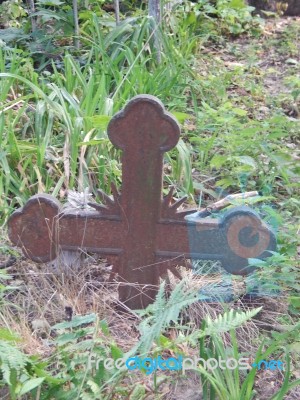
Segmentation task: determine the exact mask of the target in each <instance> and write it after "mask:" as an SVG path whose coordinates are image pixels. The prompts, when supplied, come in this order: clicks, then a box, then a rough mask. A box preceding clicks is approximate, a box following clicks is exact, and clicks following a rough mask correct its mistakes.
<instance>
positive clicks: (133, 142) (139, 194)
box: [108, 96, 180, 308]
mask: <svg viewBox="0 0 300 400" xmlns="http://www.w3.org/2000/svg"><path fill="white" fill-rule="evenodd" d="M149 115H151V118H149ZM179 134H180V129H179V126H178V124H177V122H176V121H175V120H174V119H173V118H172V117H171V116H170V115H169V114H167V113H166V112H165V111H164V108H163V106H162V104H160V103H159V102H158V101H157V99H155V100H154V98H152V96H143V97H142V98H141V96H139V97H138V101H135V99H133V100H132V101H131V102H130V103H129V105H128V106H127V107H126V108H125V109H124V111H122V112H121V113H119V114H117V115H116V116H115V117H114V118H113V120H112V121H111V122H110V124H109V126H108V135H109V138H110V140H111V141H112V143H113V144H115V146H117V147H119V148H120V149H121V150H122V194H121V218H122V223H123V243H122V248H123V254H122V257H121V259H120V260H119V263H120V265H119V273H120V275H121V277H122V280H123V284H122V286H121V287H120V290H119V295H120V300H121V301H122V302H124V303H125V304H126V305H128V306H129V307H130V308H144V307H145V306H147V305H148V304H149V303H151V302H152V301H153V298H154V296H155V294H156V291H157V285H158V283H159V277H158V275H157V274H154V273H153V266H154V264H155V262H156V255H155V250H156V249H155V245H156V227H157V222H158V220H159V218H160V212H161V204H162V171H163V153H164V152H165V151H167V150H169V149H171V148H172V147H174V146H175V145H176V143H177V141H178V139H179ZM126 283H128V285H129V286H128V285H126ZM135 283H138V287H137V286H134V285H133V284H135Z"/></svg>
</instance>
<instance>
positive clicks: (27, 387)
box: [19, 378, 45, 396]
mask: <svg viewBox="0 0 300 400" xmlns="http://www.w3.org/2000/svg"><path fill="white" fill-rule="evenodd" d="M44 380H45V378H33V379H30V380H29V381H27V382H25V383H24V385H23V386H22V388H21V390H20V392H19V395H20V396H23V395H24V394H26V393H28V392H31V391H32V390H33V389H35V388H36V387H38V386H40V385H41V383H42V382H43V381H44Z"/></svg>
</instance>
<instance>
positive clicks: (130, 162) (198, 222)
mask: <svg viewBox="0 0 300 400" xmlns="http://www.w3.org/2000/svg"><path fill="white" fill-rule="evenodd" d="M108 136H109V139H110V140H111V142H112V143H113V144H114V146H116V147H117V148H119V149H121V151H122V189H121V193H119V192H118V191H117V189H116V188H115V187H114V186H112V193H113V199H112V198H111V197H110V196H108V195H107V194H105V193H103V192H102V191H99V192H100V194H101V197H102V202H103V204H98V203H94V202H90V203H89V205H90V206H91V207H92V209H91V210H80V211H78V210H71V211H70V210H63V209H62V207H61V205H60V203H59V202H58V201H57V200H56V199H55V198H54V197H52V196H50V195H45V194H42V195H36V196H33V197H32V198H30V199H29V201H28V202H27V204H26V205H25V206H24V207H23V208H21V209H18V210H17V211H15V212H14V213H13V214H12V216H11V217H10V219H9V221H8V232H9V237H10V240H11V241H12V242H13V243H14V244H15V245H17V246H20V247H21V248H22V250H23V252H24V254H25V256H26V257H28V258H30V259H32V260H34V261H36V262H46V261H50V260H53V259H55V258H56V257H57V255H58V254H59V251H60V250H78V249H83V250H84V251H87V252H96V253H99V254H101V255H103V256H104V257H107V258H108V259H109V260H111V261H112V263H113V265H114V272H115V273H116V275H117V277H118V279H119V281H120V285H119V299H120V301H121V302H123V303H125V304H126V305H127V306H128V307H129V308H132V309H137V308H144V307H146V306H147V305H148V304H150V303H151V302H152V301H153V299H154V297H155V295H156V293H157V289H158V284H159V278H160V277H163V276H164V275H165V274H166V272H167V270H171V272H172V273H174V274H175V275H177V276H179V275H178V272H177V269H176V266H177V265H179V264H181V263H182V262H183V261H184V260H186V259H212V260H220V261H221V263H222V265H223V267H224V268H225V269H226V270H227V271H228V272H230V273H232V274H237V275H247V274H249V273H250V272H252V270H253V269H252V268H250V267H248V258H265V257H268V256H270V250H275V249H276V239H275V236H274V234H273V233H272V231H271V229H270V228H269V227H268V226H267V225H266V224H265V223H264V222H263V221H262V220H261V219H260V217H259V216H258V215H257V214H256V213H255V212H254V211H253V210H251V209H250V208H247V207H237V208H234V209H232V210H231V211H229V212H228V213H226V214H225V215H224V216H223V217H222V218H219V219H218V218H201V217H200V216H199V215H198V213H197V211H196V210H187V211H178V208H179V206H180V205H181V204H182V203H183V202H184V201H185V198H182V199H180V200H178V201H176V202H175V203H174V204H172V203H171V201H172V198H173V189H172V188H171V189H170V192H169V194H168V195H167V196H165V197H163V196H162V182H163V157H164V153H165V152H167V151H168V150H170V149H172V148H173V147H175V146H176V144H177V142H178V140H179V136H180V128H179V125H178V123H177V121H176V120H175V119H174V117H173V116H171V115H170V114H169V113H167V112H166V111H165V109H164V107H163V105H162V104H161V102H160V101H159V100H158V99H157V98H155V97H153V96H149V95H141V96H137V97H135V98H133V99H132V100H131V101H130V102H129V103H128V104H127V105H126V107H125V108H124V110H122V111H121V112H119V113H118V114H116V115H115V116H114V117H113V118H112V120H111V121H110V123H109V125H108Z"/></svg>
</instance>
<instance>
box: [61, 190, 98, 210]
mask: <svg viewBox="0 0 300 400" xmlns="http://www.w3.org/2000/svg"><path fill="white" fill-rule="evenodd" d="M91 199H92V193H89V188H88V187H87V188H85V189H84V191H83V192H76V191H74V190H69V191H68V202H67V204H66V206H67V207H69V208H76V209H78V208H80V209H81V210H87V209H91V208H92V207H90V206H89V205H88V203H89V202H90V201H91Z"/></svg>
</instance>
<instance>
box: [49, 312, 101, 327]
mask: <svg viewBox="0 0 300 400" xmlns="http://www.w3.org/2000/svg"><path fill="white" fill-rule="evenodd" d="M95 321H96V314H88V315H75V317H73V319H72V321H64V322H60V323H59V324H56V325H54V326H53V327H52V329H67V328H76V327H77V326H81V325H85V324H91V323H92V322H95Z"/></svg>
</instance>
